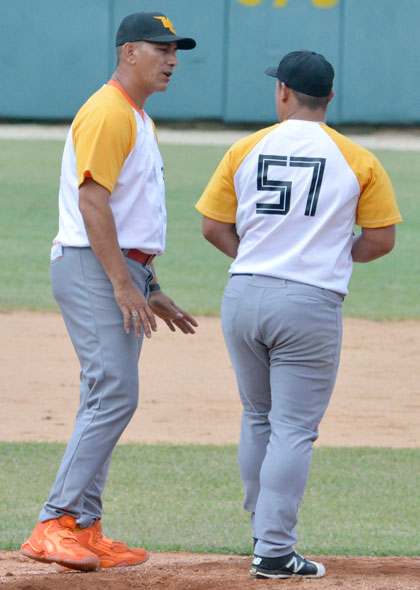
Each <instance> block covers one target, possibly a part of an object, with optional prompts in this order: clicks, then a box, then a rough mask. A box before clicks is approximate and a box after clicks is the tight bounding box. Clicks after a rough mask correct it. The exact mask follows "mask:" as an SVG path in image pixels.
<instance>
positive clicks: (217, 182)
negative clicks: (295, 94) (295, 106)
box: [196, 120, 401, 294]
mask: <svg viewBox="0 0 420 590" xmlns="http://www.w3.org/2000/svg"><path fill="white" fill-rule="evenodd" d="M196 208H197V209H198V211H199V212H200V213H202V214H203V215H205V216H206V217H209V218H211V219H214V220H216V221H222V222H227V223H235V224H236V231H237V233H238V236H239V238H240V244H239V250H238V255H237V257H236V259H235V260H234V262H233V263H232V265H231V267H230V272H232V273H251V274H260V275H267V276H272V277H278V278H283V279H289V280H293V281H298V282H301V283H307V284H310V285H315V286H317V287H322V288H325V289H330V290H332V291H337V292H339V293H343V294H347V293H348V289H347V286H348V282H349V280H350V275H351V271H352V264H353V261H352V257H351V247H352V233H353V227H354V224H355V223H356V224H358V225H360V226H362V227H366V228H375V227H385V226H388V225H393V224H395V223H398V222H400V221H401V216H400V213H399V211H398V208H397V204H396V200H395V194H394V190H393V188H392V185H391V181H390V179H389V177H388V175H387V173H386V172H385V170H384V169H383V167H382V166H381V164H380V163H379V161H378V160H377V159H376V157H375V156H374V155H373V154H371V153H370V152H368V151H367V150H365V149H363V148H361V147H360V146H358V145H356V144H355V143H353V142H352V141H350V140H349V139H347V138H346V137H344V136H343V135H341V134H340V133H337V132H336V131H334V130H333V129H330V128H329V127H328V126H327V125H324V124H322V123H317V122H312V121H301V120H287V121H284V122H282V123H280V124H277V125H274V126H272V127H268V128H266V129H262V130H261V131H258V132H257V133H254V134H252V135H250V136H248V137H246V138H244V139H242V140H240V141H238V142H237V143H235V144H234V145H233V146H232V147H231V149H230V150H229V151H228V152H227V153H226V155H225V157H224V158H223V160H222V161H221V163H220V164H219V166H218V168H217V170H216V172H215V173H214V175H213V177H212V178H211V180H210V182H209V184H208V185H207V187H206V189H205V191H204V193H203V195H202V196H201V198H200V200H199V201H198V203H197V205H196Z"/></svg>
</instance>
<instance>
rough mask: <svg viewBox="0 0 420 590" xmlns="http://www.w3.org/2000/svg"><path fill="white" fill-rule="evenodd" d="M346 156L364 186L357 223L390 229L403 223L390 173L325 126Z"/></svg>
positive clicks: (346, 139)
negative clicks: (388, 227) (391, 226)
mask: <svg viewBox="0 0 420 590" xmlns="http://www.w3.org/2000/svg"><path fill="white" fill-rule="evenodd" d="M321 126H322V128H323V129H324V131H325V132H326V133H327V134H328V135H329V136H330V137H331V139H332V140H333V141H334V143H335V144H336V146H337V147H338V149H339V150H340V151H341V153H342V154H343V156H344V158H345V159H346V161H347V163H348V165H349V166H350V168H351V169H352V170H353V172H354V174H355V175H356V178H357V180H358V183H359V186H360V197H359V203H358V205H357V211H356V223H357V225H360V226H361V227H367V228H375V227H386V226H388V225H394V223H400V222H401V221H402V217H401V215H400V212H399V210H398V206H397V200H396V197H395V192H394V189H393V186H392V184H391V180H390V178H389V176H388V174H387V173H386V172H385V170H384V168H383V166H382V165H381V164H380V162H379V160H378V159H377V158H376V157H375V156H374V155H373V154H371V153H370V152H369V151H368V150H366V149H364V148H362V147H360V146H359V145H357V144H356V143H354V142H353V141H351V140H350V139H348V138H347V137H345V136H344V135H341V133H338V132H337V131H335V130H334V129H331V128H330V127H328V126H327V125H321Z"/></svg>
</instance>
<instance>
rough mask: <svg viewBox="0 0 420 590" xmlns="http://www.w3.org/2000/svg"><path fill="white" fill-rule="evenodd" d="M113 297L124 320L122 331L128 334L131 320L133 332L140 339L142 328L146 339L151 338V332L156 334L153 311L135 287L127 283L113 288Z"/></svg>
mask: <svg viewBox="0 0 420 590" xmlns="http://www.w3.org/2000/svg"><path fill="white" fill-rule="evenodd" d="M114 297H115V301H116V302H117V304H118V306H119V308H120V309H121V312H122V314H123V318H124V330H125V331H126V333H127V334H129V333H130V320H131V319H132V320H133V326H134V332H135V334H136V336H137V338H140V335H141V328H142V326H143V330H144V333H145V334H146V338H151V336H152V330H153V332H156V330H157V325H156V318H155V315H154V313H153V311H152V310H151V309H150V307H149V306H148V305H147V301H146V298H145V297H144V295H143V294H142V293H140V291H139V290H138V289H137V288H136V287H135V285H134V284H133V283H131V284H130V283H129V284H127V285H125V286H124V287H114Z"/></svg>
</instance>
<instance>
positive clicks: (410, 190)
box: [0, 140, 420, 320]
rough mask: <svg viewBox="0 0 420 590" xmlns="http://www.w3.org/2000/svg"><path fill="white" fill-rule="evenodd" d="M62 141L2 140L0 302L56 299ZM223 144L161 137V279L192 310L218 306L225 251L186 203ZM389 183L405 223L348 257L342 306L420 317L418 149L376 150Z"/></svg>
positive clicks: (47, 305)
mask: <svg viewBox="0 0 420 590" xmlns="http://www.w3.org/2000/svg"><path fill="white" fill-rule="evenodd" d="M62 147H63V144H62V142H59V141H35V140H33V141H17V140H14V141H13V140H1V141H0V183H1V185H2V191H1V194H0V219H1V220H2V231H1V232H0V285H1V288H0V309H2V310H9V309H13V308H20V307H26V308H29V309H56V306H55V303H54V301H53V298H52V296H51V293H50V285H49V249H50V244H51V240H52V238H53V237H54V236H55V234H56V231H57V215H58V213H57V193H58V182H59V174H60V161H61V153H62ZM224 152H225V148H224V147H197V146H194V147H193V146H162V155H163V159H164V162H165V173H166V180H167V208H168V221H169V223H168V239H167V251H166V253H165V255H164V256H163V257H162V258H161V259H159V260H158V261H157V262H156V267H157V270H158V273H159V281H160V283H161V284H162V285H163V287H164V288H165V290H166V291H167V292H168V293H169V294H170V295H171V296H172V297H173V298H174V299H175V300H176V301H177V303H179V305H181V306H183V307H185V308H187V309H188V310H190V311H192V312H193V313H196V314H205V315H218V314H219V309H220V300H221V295H222V291H223V288H224V285H225V283H226V280H227V278H228V273H227V271H228V268H229V264H230V262H229V259H228V258H227V257H225V256H224V255H223V254H221V253H220V252H218V251H217V250H216V249H215V248H213V247H212V246H211V245H210V244H208V243H206V242H205V241H204V239H203V238H202V237H201V215H199V214H198V213H197V212H196V210H195V209H194V204H195V203H196V201H197V200H198V198H199V197H200V194H201V192H202V190H203V189H204V187H205V185H206V184H207V181H208V180H209V178H210V176H211V174H212V173H213V171H214V169H215V168H216V166H217V164H218V162H219V160H220V159H221V157H222V156H223V154H224ZM378 156H379V158H380V160H381V161H382V162H383V164H384V166H385V168H386V169H387V170H388V172H389V173H390V176H391V178H392V180H393V183H394V186H395V188H396V192H397V196H398V203H399V206H400V209H401V212H402V214H403V217H404V223H403V224H401V225H400V226H399V227H398V232H397V233H398V238H397V246H396V248H395V250H394V251H393V252H392V253H391V254H390V255H388V256H386V257H385V258H383V259H380V260H378V261H375V262H372V263H369V264H356V265H355V270H354V273H353V278H352V281H351V285H350V296H349V297H348V298H347V299H346V301H345V304H344V313H345V314H346V315H348V316H357V317H365V318H372V319H377V320H383V319H391V320H395V319H420V298H419V297H418V276H419V274H420V257H419V256H418V254H417V253H418V251H419V248H420V232H419V231H418V228H419V226H420V208H419V207H418V196H417V192H418V189H417V187H418V186H419V184H420V167H419V166H418V165H417V162H418V158H419V155H418V154H417V153H415V152H391V151H383V152H378Z"/></svg>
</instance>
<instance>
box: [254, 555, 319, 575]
mask: <svg viewBox="0 0 420 590" xmlns="http://www.w3.org/2000/svg"><path fill="white" fill-rule="evenodd" d="M249 573H250V574H251V576H252V577H253V578H322V577H323V576H325V567H324V566H323V565H322V563H316V561H309V559H305V558H304V557H302V556H301V555H299V553H296V551H293V552H292V553H289V554H288V555H284V556H282V557H260V556H259V555H254V559H253V560H252V567H251V570H250V572H249Z"/></svg>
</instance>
